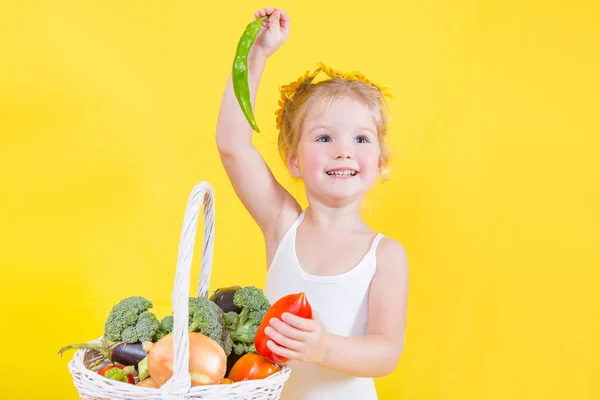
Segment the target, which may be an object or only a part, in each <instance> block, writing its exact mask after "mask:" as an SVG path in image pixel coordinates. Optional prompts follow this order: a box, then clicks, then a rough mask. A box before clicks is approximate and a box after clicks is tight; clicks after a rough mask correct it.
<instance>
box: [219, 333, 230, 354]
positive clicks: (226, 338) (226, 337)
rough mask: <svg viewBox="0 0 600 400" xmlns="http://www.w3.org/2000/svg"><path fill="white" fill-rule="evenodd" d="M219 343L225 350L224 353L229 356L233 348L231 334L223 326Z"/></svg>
mask: <svg viewBox="0 0 600 400" xmlns="http://www.w3.org/2000/svg"><path fill="white" fill-rule="evenodd" d="M220 344H221V346H222V347H223V350H225V355H227V356H229V355H230V354H231V351H232V350H233V339H231V334H230V333H229V331H228V330H227V328H225V327H223V334H222V335H221V343H220Z"/></svg>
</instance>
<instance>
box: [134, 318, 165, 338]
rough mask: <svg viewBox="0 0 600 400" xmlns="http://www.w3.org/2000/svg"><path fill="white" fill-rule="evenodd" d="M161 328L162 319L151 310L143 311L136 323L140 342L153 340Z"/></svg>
mask: <svg viewBox="0 0 600 400" xmlns="http://www.w3.org/2000/svg"><path fill="white" fill-rule="evenodd" d="M159 328H160V321H159V320H158V318H156V315H154V314H153V313H151V312H150V311H144V312H143V313H141V314H140V316H139V317H138V320H137V323H136V324H135V332H136V333H137V337H138V340H139V341H140V342H152V340H153V339H154V335H155V334H156V331H158V329H159Z"/></svg>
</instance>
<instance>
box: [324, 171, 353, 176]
mask: <svg viewBox="0 0 600 400" xmlns="http://www.w3.org/2000/svg"><path fill="white" fill-rule="evenodd" d="M327 175H329V176H354V175H356V171H351V170H344V171H328V172H327Z"/></svg>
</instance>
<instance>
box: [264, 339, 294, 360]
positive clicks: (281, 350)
mask: <svg viewBox="0 0 600 400" xmlns="http://www.w3.org/2000/svg"><path fill="white" fill-rule="evenodd" d="M267 347H268V348H269V350H271V351H272V352H273V353H275V354H277V355H278V356H281V357H285V358H289V359H290V360H294V359H297V358H298V353H296V352H295V351H293V350H290V349H286V348H285V347H281V346H279V345H277V343H275V342H273V341H272V340H269V341H267Z"/></svg>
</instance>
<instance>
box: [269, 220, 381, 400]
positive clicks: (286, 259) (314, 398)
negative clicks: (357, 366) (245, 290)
mask: <svg viewBox="0 0 600 400" xmlns="http://www.w3.org/2000/svg"><path fill="white" fill-rule="evenodd" d="M303 219H304V211H302V213H301V214H300V216H299V217H298V219H297V220H296V221H295V222H294V224H293V225H292V226H291V227H290V228H289V229H288V231H287V232H286V233H285V235H284V236H283V238H282V239H281V241H280V243H279V246H278V247H277V250H276V252H275V256H274V257H273V261H272V263H271V267H270V268H269V271H268V272H267V279H266V285H265V295H266V296H267V298H268V299H269V301H270V302H271V304H273V303H274V302H275V301H277V300H278V299H279V298H281V297H283V296H285V295H288V294H291V293H300V292H304V293H305V294H306V297H307V299H308V302H309V303H310V305H311V307H312V308H313V309H314V310H316V312H317V313H318V314H319V316H320V317H321V320H322V321H323V324H324V325H325V329H326V330H327V332H329V333H331V334H335V335H339V336H350V337H361V336H364V335H365V333H366V330H367V322H368V310H369V287H370V285H371V281H372V279H373V276H374V275H375V269H376V260H375V252H376V249H377V244H378V243H379V241H380V240H381V238H382V237H383V235H382V234H381V233H379V234H378V235H377V236H376V237H375V239H374V240H373V243H372V244H371V248H370V249H369V251H368V252H367V253H366V254H365V255H364V256H363V258H362V259H361V260H360V261H359V262H358V264H357V265H356V266H355V267H354V268H352V269H351V270H349V271H347V272H344V273H342V274H339V275H333V276H320V275H311V274H308V273H306V272H304V270H303V269H302V267H301V266H300V263H299V262H298V257H297V255H296V232H297V229H298V226H299V225H300V223H301V222H302V220H303ZM290 366H291V367H292V372H291V374H290V377H289V379H288V381H287V382H286V384H285V385H284V387H283V390H282V394H281V400H337V399H340V400H341V399H348V400H352V399H360V400H375V399H377V392H376V390H375V384H374V381H373V379H372V378H361V377H353V376H350V375H346V374H343V373H340V372H336V371H332V370H329V369H326V368H323V367H321V366H318V365H316V364H312V363H304V362H300V361H296V360H292V361H290Z"/></svg>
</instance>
